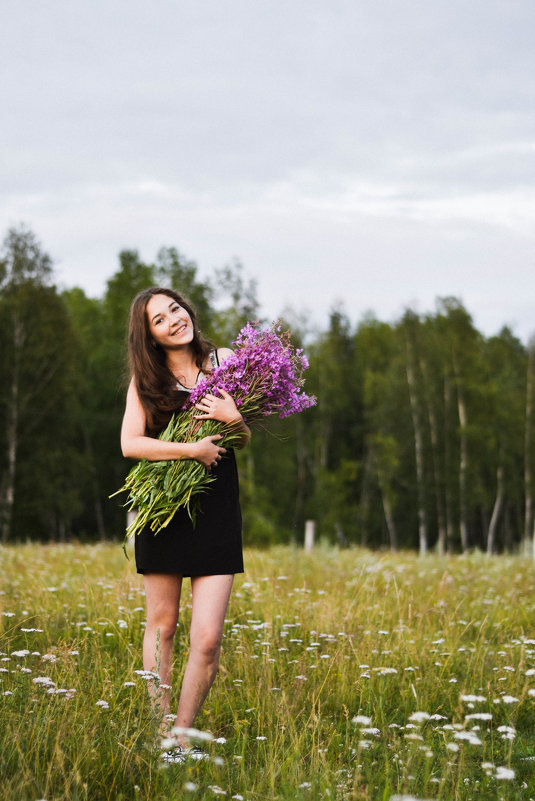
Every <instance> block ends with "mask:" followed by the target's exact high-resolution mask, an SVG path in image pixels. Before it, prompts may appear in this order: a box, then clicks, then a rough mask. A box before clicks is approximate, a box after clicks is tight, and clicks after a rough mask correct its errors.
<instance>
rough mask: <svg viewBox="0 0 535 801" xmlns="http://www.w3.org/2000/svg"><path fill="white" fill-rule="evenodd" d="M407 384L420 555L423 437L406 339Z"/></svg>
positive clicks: (422, 552)
mask: <svg viewBox="0 0 535 801" xmlns="http://www.w3.org/2000/svg"><path fill="white" fill-rule="evenodd" d="M406 371H407V384H408V386H409V400H410V407H411V416H412V425H413V428H414V455H415V458H416V484H417V490H418V541H419V550H420V556H425V554H426V553H427V523H426V515H425V488H424V437H423V431H422V426H421V422H420V415H419V413H418V400H417V397H416V377H415V375H414V369H413V365H412V353H411V347H410V344H409V341H408V340H407V367H406Z"/></svg>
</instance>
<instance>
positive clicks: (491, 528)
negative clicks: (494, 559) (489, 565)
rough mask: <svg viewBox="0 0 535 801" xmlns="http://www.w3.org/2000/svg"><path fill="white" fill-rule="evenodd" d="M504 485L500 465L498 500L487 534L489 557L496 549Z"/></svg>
mask: <svg viewBox="0 0 535 801" xmlns="http://www.w3.org/2000/svg"><path fill="white" fill-rule="evenodd" d="M503 495H504V483H503V465H501V464H500V465H498V470H497V471H496V499H495V501H494V508H493V510H492V517H491V519H490V523H489V530H488V533H487V556H492V551H493V549H494V540H495V537H496V528H497V526H498V519H499V517H500V511H501V508H502V504H503Z"/></svg>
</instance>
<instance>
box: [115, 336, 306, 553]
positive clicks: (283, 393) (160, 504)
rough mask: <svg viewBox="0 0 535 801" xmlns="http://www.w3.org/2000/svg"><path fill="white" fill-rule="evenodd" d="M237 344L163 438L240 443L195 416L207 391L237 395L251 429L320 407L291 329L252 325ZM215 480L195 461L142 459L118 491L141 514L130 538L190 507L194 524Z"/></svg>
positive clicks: (221, 426)
mask: <svg viewBox="0 0 535 801" xmlns="http://www.w3.org/2000/svg"><path fill="white" fill-rule="evenodd" d="M232 344H233V345H234V346H235V348H236V349H235V351H234V353H233V354H232V355H231V356H229V357H228V358H227V359H225V361H224V363H223V364H222V365H221V366H220V367H218V368H217V369H216V370H214V371H213V372H212V373H210V374H209V375H207V376H206V377H205V378H204V379H203V380H202V381H201V382H200V383H199V384H197V386H196V387H195V388H194V389H193V390H192V392H191V394H190V396H189V397H188V399H187V401H186V403H185V404H184V407H183V409H182V410H181V411H179V412H175V414H174V415H173V417H172V418H171V420H170V422H169V425H168V426H167V428H166V429H165V431H163V432H162V433H161V434H160V437H159V438H160V439H162V440H165V441H167V442H195V441H197V440H199V439H202V438H203V437H207V436H212V435H215V434H222V435H223V437H224V439H222V440H221V441H220V443H219V444H221V445H224V447H225V448H232V447H233V446H234V445H236V444H237V443H238V441H239V439H240V436H241V434H240V433H239V432H237V431H236V430H233V428H232V426H231V425H230V426H229V425H228V424H226V423H222V422H219V421H217V420H199V419H196V418H195V415H196V414H198V410H197V409H196V408H195V404H196V403H198V402H199V401H200V400H201V398H203V397H204V396H205V395H206V394H207V393H213V394H217V391H218V389H219V388H221V389H224V390H226V391H227V392H228V393H229V394H230V395H232V397H233V399H234V402H235V404H236V406H237V408H238V410H239V411H240V413H241V415H242V417H243V419H244V420H245V422H246V423H247V424H248V425H249V424H251V423H255V422H256V421H258V420H260V419H262V418H263V417H268V416H269V415H272V414H278V415H279V416H280V417H288V416H289V415H291V414H295V413H296V412H301V411H303V409H307V408H308V407H310V406H313V405H314V404H315V403H316V399H315V398H314V397H313V396H309V395H306V394H305V393H304V392H303V391H302V386H303V377H302V375H303V371H304V370H306V369H307V367H308V361H307V358H306V356H305V355H304V353H303V351H302V350H301V349H300V348H297V349H296V348H293V346H292V345H291V343H290V332H289V331H287V332H282V331H281V326H280V325H277V324H274V325H272V326H271V327H270V328H268V329H264V330H262V329H261V328H259V327H258V326H256V325H252V324H251V323H247V325H246V326H245V327H244V328H242V330H241V331H240V333H239V334H238V337H237V339H236V340H235V341H234V342H233V343H232ZM215 480H216V476H215V475H214V474H213V473H209V472H207V471H206V469H205V468H204V466H203V465H202V464H200V462H197V461H195V460H178V459H177V460H165V461H158V462H151V461H148V460H147V459H142V460H141V461H140V462H139V463H138V464H137V465H135V467H133V468H132V470H131V471H130V472H129V474H128V476H127V477H126V480H125V483H124V485H123V486H122V487H121V489H119V490H118V491H117V492H116V493H114V495H117V494H118V493H119V492H123V491H127V492H129V496H128V499H127V501H126V504H125V506H127V507H128V508H129V509H137V512H138V513H137V516H136V518H135V520H134V521H133V522H132V523H131V524H130V525H129V527H128V529H127V532H126V536H127V538H128V537H131V536H134V535H135V534H136V533H138V532H139V531H141V529H142V528H144V526H145V525H146V524H147V523H149V524H150V528H151V529H152V531H153V532H154V533H155V534H157V533H158V531H161V529H162V528H164V527H165V526H166V525H167V524H168V523H169V521H170V520H171V518H172V517H173V515H174V514H175V512H176V511H177V509H179V508H181V507H185V508H186V509H187V511H188V514H189V516H190V517H191V519H192V521H193V523H194V524H195V518H196V514H197V510H198V505H199V502H200V499H201V494H202V493H203V492H206V491H207V490H209V487H210V484H211V483H212V482H213V481H215ZM112 497H113V496H112Z"/></svg>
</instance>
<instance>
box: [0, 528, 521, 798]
mask: <svg viewBox="0 0 535 801" xmlns="http://www.w3.org/2000/svg"><path fill="white" fill-rule="evenodd" d="M0 560H1V576H2V585H1V595H0V611H1V614H0V625H1V627H2V628H1V632H2V641H1V645H0V651H1V653H0V660H1V661H0V740H1V746H0V758H1V762H2V787H1V788H0V795H1V797H2V798H6V799H14V800H16V801H38V799H46V801H60V799H61V801H63V799H68V801H82V800H83V801H86V800H87V801H100V799H102V800H104V799H109V800H110V801H111V799H113V800H114V801H115V800H116V799H117V800H118V799H125V800H126V799H128V801H133V800H136V799H139V800H140V801H141V800H143V801H149V799H150V801H160V800H161V801H163V799H166V801H168V799H188V800H189V799H191V801H195V800H196V799H209V798H216V797H217V796H219V795H220V796H222V797H227V798H236V799H240V798H243V799H247V801H260V800H261V799H292V801H294V800H295V799H340V800H341V799H358V800H359V801H365V800H367V799H373V801H375V800H376V799H381V800H382V799H384V800H385V801H386V799H391V798H393V797H395V796H396V795H401V794H405V795H407V796H409V797H413V798H425V799H428V798H429V799H443V800H444V801H446V799H448V801H450V800H451V799H476V798H477V799H482V798H483V799H487V798H489V799H493V798H504V799H529V798H531V797H533V796H535V778H534V773H535V762H534V761H531V760H530V757H535V726H534V719H535V718H534V713H535V629H534V615H535V581H534V577H533V568H532V565H531V564H530V563H529V562H527V561H525V560H522V559H520V558H510V557H499V558H494V559H487V558H485V557H483V556H481V555H478V554H475V555H471V556H469V557H451V558H443V559H439V558H437V557H428V558H425V559H418V558H417V557H415V556H413V555H412V554H400V555H391V554H376V553H372V552H369V551H364V550H344V551H338V550H336V549H329V548H318V549H317V550H316V551H315V552H314V553H312V554H305V553H303V552H302V551H301V550H299V549H294V548H289V547H277V548H273V549H271V550H269V551H263V552H260V551H248V552H247V553H246V570H247V572H246V574H245V575H244V576H239V577H237V578H236V583H235V591H234V594H233V596H232V600H231V604H230V608H229V611H228V615H227V622H226V627H225V639H224V644H223V653H222V663H221V670H220V673H219V676H218V678H217V680H216V683H215V685H214V687H213V689H212V691H211V693H210V695H209V698H208V700H207V702H206V704H205V707H204V709H203V711H202V713H201V715H200V717H199V720H198V721H197V726H198V728H199V729H203V730H209V731H211V732H212V733H213V735H214V738H215V739H214V740H212V741H211V742H210V743H208V745H207V746H206V748H207V750H208V751H209V753H210V755H211V757H212V758H211V759H209V760H203V761H202V762H196V763H192V764H186V765H169V766H164V765H163V763H162V761H161V759H160V754H159V750H158V744H159V742H158V738H157V735H156V726H157V723H156V721H155V720H154V718H153V715H152V712H151V706H150V703H149V700H148V693H147V679H146V678H144V677H143V676H142V675H140V674H139V673H136V672H135V671H136V670H139V669H141V667H142V665H141V642H142V637H143V627H144V618H145V615H144V597H143V585H142V580H141V578H140V577H139V576H137V575H136V573H135V569H134V565H133V562H132V560H131V561H126V560H125V558H124V556H123V554H122V551H121V548H120V546H119V545H112V544H101V545H94V546H80V545H62V546H59V545H51V546H39V545H22V546H14V547H8V548H4V549H2V550H0ZM189 615H190V596H189V589H188V588H186V591H185V593H184V596H183V604H182V610H181V616H180V624H179V631H178V633H177V637H176V646H175V670H174V672H175V677H176V680H175V682H174V686H173V705H174V706H176V701H177V697H178V692H179V687H180V675H181V672H182V671H183V669H184V666H185V659H186V656H187V632H188V624H189ZM36 680H39V681H36ZM99 702H100V703H99ZM368 719H369V721H368Z"/></svg>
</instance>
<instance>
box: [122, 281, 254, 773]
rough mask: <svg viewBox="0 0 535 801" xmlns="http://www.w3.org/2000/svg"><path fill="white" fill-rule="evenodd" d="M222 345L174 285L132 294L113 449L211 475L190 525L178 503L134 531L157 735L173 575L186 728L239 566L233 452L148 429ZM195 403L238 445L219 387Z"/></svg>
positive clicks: (173, 622)
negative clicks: (160, 521) (124, 384)
mask: <svg viewBox="0 0 535 801" xmlns="http://www.w3.org/2000/svg"><path fill="white" fill-rule="evenodd" d="M230 353H231V351H230V350H229V349H227V348H220V349H218V350H216V349H214V348H212V346H211V345H210V343H208V342H207V341H206V340H205V339H203V337H202V335H201V333H200V331H199V327H198V324H197V320H196V317H195V313H194V311H193V309H192V308H191V306H190V305H189V304H188V303H187V301H186V300H185V299H184V298H183V297H182V296H181V295H179V294H178V293H177V292H175V291H174V290H171V289H162V288H160V287H153V288H150V289H146V290H144V291H142V292H140V293H139V294H138V295H137V296H136V297H135V298H134V301H133V303H132V306H131V309H130V326H129V359H130V371H131V381H130V385H129V388H128V393H127V399H126V410H125V413H124V419H123V425H122V430H121V447H122V451H123V454H124V456H126V457H130V458H132V459H143V458H145V459H150V460H154V461H159V460H162V459H195V460H196V461H198V462H200V463H201V464H203V465H204V466H205V468H206V469H207V470H209V471H213V472H214V473H215V474H216V476H217V480H216V481H215V482H214V483H213V484H212V485H211V487H210V489H209V490H208V492H207V493H206V494H205V495H204V496H203V502H202V506H201V510H200V512H199V513H198V515H197V520H196V524H195V528H193V525H192V522H191V520H190V518H189V516H188V514H187V512H186V510H185V509H180V510H179V511H178V512H177V513H176V514H175V516H174V517H173V519H172V520H171V522H170V523H169V525H168V526H167V527H166V528H165V529H163V530H162V531H160V532H159V533H158V534H156V535H155V534H154V533H153V532H152V531H151V530H150V528H149V527H148V526H147V527H146V528H145V529H144V530H143V531H142V532H141V533H140V534H138V535H137V536H136V539H135V553H136V566H137V571H138V573H142V574H143V578H144V584H145V595H146V602H147V627H146V630H145V637H144V641H143V665H144V668H145V670H150V671H155V672H157V673H158V674H159V676H160V681H161V684H160V689H159V692H158V700H157V701H155V703H157V704H158V708H159V711H160V713H161V715H162V726H161V733H162V734H164V733H165V728H164V727H165V724H166V721H168V720H169V718H172V717H173V716H171V715H169V714H168V713H169V706H170V690H171V686H170V685H171V668H172V653H173V638H174V635H175V631H176V627H177V622H178V612H179V603H180V593H181V589H182V580H183V578H184V577H185V576H188V577H191V592H192V614H191V629H190V652H189V657H188V662H187V665H186V670H185V673H184V679H183V682H182V687H181V692H180V699H179V704H178V711H177V715H176V721H175V724H174V725H175V726H177V727H181V728H186V729H187V728H190V727H192V725H193V722H194V720H195V717H196V715H197V713H198V712H199V709H200V708H201V705H202V703H203V701H204V699H205V698H206V696H207V694H208V691H209V690H210V687H211V686H212V684H213V681H214V679H215V676H216V673H217V670H218V666H219V654H220V650H221V639H222V633H223V623H224V619H225V613H226V609H227V605H228V601H229V597H230V592H231V588H232V582H233V578H234V574H235V573H241V572H243V557H242V543H241V512H240V504H239V495H238V475H237V471H236V462H235V458H234V454H233V452H232V451H226V450H225V448H224V447H223V445H222V443H221V442H220V440H221V437H220V436H219V435H217V436H211V437H204V439H201V440H199V441H198V442H162V441H161V440H159V439H157V435H158V433H159V432H160V431H162V430H163V429H164V428H165V427H166V425H167V423H168V422H169V420H170V418H171V415H172V413H173V412H174V411H175V410H177V409H179V408H180V407H181V406H182V404H183V403H184V401H185V399H186V398H187V395H188V392H190V391H191V390H192V388H193V387H194V386H195V385H196V383H197V382H198V381H199V380H200V379H201V378H202V376H203V375H204V374H206V373H209V372H210V371H211V370H213V369H214V368H215V367H217V366H218V364H219V363H221V361H223V360H224V359H225V358H226V357H227V356H228V355H229V354H230ZM196 408H197V409H198V412H199V413H198V415H197V417H198V418H199V419H207V420H210V419H211V420H220V421H222V422H225V423H227V424H231V425H234V426H236V428H237V429H238V430H239V431H240V432H241V433H242V439H241V446H243V445H246V444H247V442H248V441H249V437H250V431H249V429H248V427H247V425H246V424H245V422H244V421H243V418H242V416H241V414H240V413H239V411H238V409H237V408H236V405H235V403H234V401H233V400H232V397H231V396H230V395H229V394H228V393H226V392H225V391H224V390H221V391H220V392H219V393H218V394H217V395H215V394H209V395H207V396H206V397H205V398H204V399H203V400H202V401H200V402H199V403H198V404H197V407H196ZM153 695H155V693H153ZM167 725H168V724H167ZM188 745H189V743H188V741H187V739H186V738H185V737H181V738H180V747H179V748H178V749H177V751H176V752H172V753H170V752H168V754H167V755H166V756H167V758H168V759H170V760H171V761H173V760H174V758H175V757H176V760H177V761H181V759H183V758H184V756H183V755H184V753H186V751H185V749H187V748H188ZM189 753H192V752H191V750H190V751H189Z"/></svg>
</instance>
